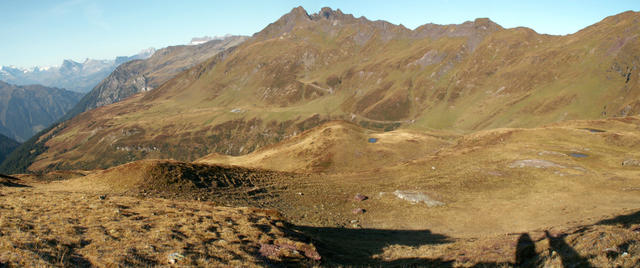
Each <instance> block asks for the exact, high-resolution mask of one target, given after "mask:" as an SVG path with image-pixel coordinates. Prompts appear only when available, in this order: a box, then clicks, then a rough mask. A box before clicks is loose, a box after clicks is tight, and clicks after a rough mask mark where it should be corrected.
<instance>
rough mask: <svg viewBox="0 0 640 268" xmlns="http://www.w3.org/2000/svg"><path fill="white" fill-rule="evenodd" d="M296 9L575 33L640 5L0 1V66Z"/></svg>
mask: <svg viewBox="0 0 640 268" xmlns="http://www.w3.org/2000/svg"><path fill="white" fill-rule="evenodd" d="M299 5H301V6H303V7H304V8H305V9H306V10H307V12H309V13H310V14H312V13H316V12H317V11H318V10H320V8H321V7H324V6H329V7H332V8H334V9H337V8H340V9H341V10H342V11H343V12H344V13H350V14H354V15H355V16H356V17H359V16H365V17H367V18H369V19H382V20H386V21H389V22H392V23H394V24H403V25H404V26H406V27H408V28H411V29H414V28H416V27H418V26H420V25H422V24H425V23H437V24H451V23H462V22H464V21H467V20H473V19H475V18H478V17H488V18H490V19H491V20H493V21H495V22H496V23H498V24H500V25H502V26H503V27H507V28H511V27H517V26H526V27H529V28H532V29H534V30H536V31H537V32H539V33H547V34H570V33H574V32H576V31H578V30H580V29H582V28H584V27H586V26H588V25H591V24H593V23H596V22H598V21H600V20H602V19H603V18H605V17H607V16H610V15H614V14H618V13H620V12H623V11H627V10H634V11H639V10H640V1H638V0H615V1H603V0H601V1H594V0H555V1H550V0H539V1H517V0H509V1H498V0H495V1H493V0H484V1H462V0H423V1H418V0H416V1H401V0H384V1H380V0H363V1H360V0H352V1H312V0H310V1H285V0H270V1H242V0H235V1H228V0H226V1H214V0H208V1H206V0H202V1H196V0H193V1H192V0H183V1H179V0H173V1H166V0H154V1H151V0H105V1H102V0H95V1H92V0H66V1H48V0H42V1H36V0H0V22H1V24H0V36H2V41H0V65H16V66H22V67H29V66H35V65H59V64H60V63H61V62H62V60H63V59H73V60H76V61H81V60H84V59H85V58H94V59H111V58H114V57H115V56H124V55H132V54H135V53H137V52H138V51H140V50H142V49H144V48H148V47H155V48H161V47H165V46H169V45H178V44H185V43H188V42H189V41H190V40H191V38H192V37H198V36H204V35H209V36H215V35H225V34H228V33H230V34H243V35H251V34H253V33H255V32H257V31H260V30H261V29H262V28H264V27H265V26H267V25H268V24H269V23H271V22H273V21H275V20H277V19H278V18H279V17H280V16H282V15H283V14H285V13H287V12H289V11H290V10H291V9H292V8H293V7H296V6H299Z"/></svg>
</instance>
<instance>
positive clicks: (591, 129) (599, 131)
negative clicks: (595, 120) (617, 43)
mask: <svg viewBox="0 0 640 268" xmlns="http://www.w3.org/2000/svg"><path fill="white" fill-rule="evenodd" d="M583 129H584V130H586V131H589V132H591V133H601V132H606V131H605V130H602V129H595V128H583Z"/></svg>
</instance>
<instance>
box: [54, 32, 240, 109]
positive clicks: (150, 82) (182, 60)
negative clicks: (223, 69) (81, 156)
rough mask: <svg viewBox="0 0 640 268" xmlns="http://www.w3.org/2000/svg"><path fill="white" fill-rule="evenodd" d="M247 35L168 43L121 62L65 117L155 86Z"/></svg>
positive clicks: (235, 43)
mask: <svg viewBox="0 0 640 268" xmlns="http://www.w3.org/2000/svg"><path fill="white" fill-rule="evenodd" d="M246 38H247V37H244V36H229V37H226V38H224V39H221V40H212V41H209V42H206V43H204V44H200V45H194V46H172V47H167V48H163V49H160V50H158V51H156V52H155V53H154V54H153V56H151V57H150V58H148V59H145V60H134V61H130V62H127V63H125V64H122V65H120V66H119V67H118V68H116V69H115V70H114V71H113V72H112V73H111V74H110V75H109V76H108V77H107V78H105V79H104V80H102V82H100V84H98V85H97V86H96V87H95V88H93V90H91V92H89V93H88V94H87V95H86V96H85V97H84V98H83V99H82V100H81V101H80V102H79V103H78V105H77V106H76V107H74V108H73V110H72V111H71V112H70V113H69V114H68V115H67V116H66V118H71V117H73V116H74V115H76V114H79V113H81V112H84V111H88V110H91V109H94V108H96V107H100V106H104V105H107V104H111V103H114V102H118V101H121V100H123V99H125V98H127V97H129V96H131V95H133V94H136V93H139V92H144V91H149V90H152V89H154V88H156V87H158V86H160V85H161V84H162V83H164V82H166V81H167V80H169V79H171V77H173V76H175V75H176V74H178V73H180V72H182V71H184V70H186V69H188V68H190V67H192V66H194V65H196V64H198V63H200V62H202V61H204V60H206V59H208V58H211V57H212V56H214V55H216V54H217V53H219V52H221V51H223V50H225V49H228V48H230V47H233V46H236V45H238V44H240V43H242V42H243V41H244V40H246Z"/></svg>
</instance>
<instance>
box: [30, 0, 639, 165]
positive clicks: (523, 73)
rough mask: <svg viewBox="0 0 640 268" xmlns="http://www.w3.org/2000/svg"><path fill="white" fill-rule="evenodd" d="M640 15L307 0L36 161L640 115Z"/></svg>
mask: <svg viewBox="0 0 640 268" xmlns="http://www.w3.org/2000/svg"><path fill="white" fill-rule="evenodd" d="M639 18H640V15H638V13H635V12H625V13H622V14H619V15H616V16H612V17H608V18H606V19H604V20H603V21H601V22H599V23H597V24H594V25H592V26H590V27H587V28H585V29H583V30H581V31H579V32H577V33H575V34H572V35H567V36H549V35H540V34H537V33H536V32H534V31H533V30H531V29H527V28H514V29H504V28H502V27H500V26H499V25H497V24H495V23H493V22H492V21H490V20H489V19H476V20H474V21H470V22H465V23H463V24H459V25H434V24H427V25H424V26H421V27H418V28H417V29H415V30H410V29H406V28H404V27H403V26H401V25H400V26H399V25H393V24H390V23H388V22H384V21H369V20H367V19H366V18H363V17H361V18H354V17H353V16H352V15H348V14H343V13H342V12H340V10H332V9H329V8H324V9H322V10H321V11H320V12H318V13H316V14H312V15H309V14H308V13H307V12H306V11H305V10H304V9H302V8H295V9H293V10H292V11H291V12H290V13H288V14H285V15H284V16H283V17H281V18H280V19H279V20H278V21H276V22H274V23H272V24H270V25H269V26H267V27H266V28H265V29H264V30H262V31H261V32H259V33H256V34H255V35H254V36H253V37H252V38H251V39H249V40H247V41H245V42H244V43H242V44H241V45H239V46H238V47H236V48H235V49H234V50H229V51H226V52H225V53H220V54H218V55H216V56H214V57H212V58H211V59H209V60H207V61H205V62H203V63H201V64H198V65H196V66H194V67H193V68H191V69H189V70H187V71H184V72H182V73H180V74H179V75H177V76H176V77H175V78H173V79H171V80H169V81H167V82H166V83H164V84H163V85H161V86H160V87H158V88H157V89H155V90H153V91H150V92H147V93H145V94H140V95H135V96H133V97H131V98H129V99H127V100H124V101H122V102H118V103H115V104H112V105H107V106H103V107H101V108H98V109H95V110H92V111H89V112H87V113H84V114H81V115H79V116H77V117H75V118H73V119H72V120H70V121H68V122H67V124H66V125H65V126H64V127H63V128H61V129H57V130H56V131H59V135H57V136H55V137H53V138H51V139H50V140H49V141H47V143H46V147H47V148H48V149H47V150H46V151H45V152H43V153H42V154H40V155H39V156H38V157H37V159H36V161H35V163H34V164H33V165H32V166H31V169H44V168H78V167H82V168H93V167H109V166H112V165H115V164H120V163H124V162H126V161H131V160H135V159H144V158H158V157H159V158H164V157H170V158H174V159H178V160H194V159H197V158H199V157H202V156H204V155H206V154H209V153H214V152H216V153H222V154H228V155H242V154H246V153H249V152H252V151H254V150H256V149H257V148H260V147H264V146H266V145H270V144H273V143H276V142H279V141H281V140H283V139H286V138H289V137H291V136H294V135H295V134H297V133H301V132H302V131H304V130H307V129H309V128H312V127H315V126H317V125H319V124H321V123H323V122H326V121H328V120H333V119H342V120H347V121H352V122H354V123H356V124H359V125H361V126H364V127H366V128H369V129H376V130H387V131H388V130H393V129H398V128H401V129H402V128H409V129H416V130H429V129H440V130H443V129H444V130H448V131H451V132H458V133H469V132H472V131H476V130H483V129H494V128H500V127H535V126H539V125H542V124H547V123H552V122H558V121H563V120H571V119H597V118H603V117H610V116H623V115H632V114H637V113H638V112H639V111H640V110H639V109H640V106H639V105H640V98H639V97H640V96H639V95H638V94H640V90H638V85H639V84H638V80H639V75H638V74H639V73H638V71H637V68H638V67H639V66H640V62H638V58H639V57H640V44H639V42H640V40H639V39H638V36H640V24H639V23H637V21H638V19H639Z"/></svg>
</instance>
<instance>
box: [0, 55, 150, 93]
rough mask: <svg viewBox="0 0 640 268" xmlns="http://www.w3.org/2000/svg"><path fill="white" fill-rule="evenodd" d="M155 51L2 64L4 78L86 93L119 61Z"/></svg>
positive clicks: (140, 56)
mask: <svg viewBox="0 0 640 268" xmlns="http://www.w3.org/2000/svg"><path fill="white" fill-rule="evenodd" d="M154 52H155V49H154V48H148V49H145V50H142V51H140V52H139V53H138V54H135V55H133V56H122V57H116V58H115V59H113V60H94V59H86V60H84V61H83V62H76V61H73V60H64V61H63V62H62V65H60V66H36V67H31V68H21V67H16V66H2V67H0V81H5V82H7V83H11V84H15V85H33V84H40V85H44V86H47V87H58V88H65V89H68V90H71V91H76V92H82V93H85V92H88V91H90V90H91V89H92V88H93V87H94V86H96V85H97V84H98V83H100V81H102V79H104V78H105V77H107V76H108V75H109V74H110V73H111V72H112V71H113V70H114V69H115V68H116V67H118V65H120V64H122V63H125V62H128V61H131V60H137V59H147V58H149V57H151V55H153V53H154Z"/></svg>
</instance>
